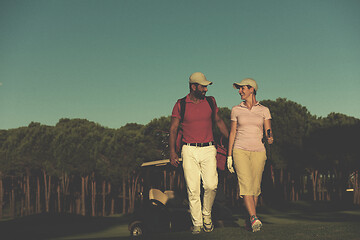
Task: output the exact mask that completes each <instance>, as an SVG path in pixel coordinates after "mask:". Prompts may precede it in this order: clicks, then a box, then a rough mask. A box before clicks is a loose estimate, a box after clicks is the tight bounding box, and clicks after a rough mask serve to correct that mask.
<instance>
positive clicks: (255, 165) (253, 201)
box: [227, 78, 274, 232]
mask: <svg viewBox="0 0 360 240" xmlns="http://www.w3.org/2000/svg"><path fill="white" fill-rule="evenodd" d="M233 86H234V88H236V89H239V94H240V96H241V99H242V100H244V101H243V102H241V103H240V104H239V105H237V106H234V107H233V108H232V110H231V130H230V136H229V149H228V157H227V165H228V169H229V171H230V172H231V173H234V169H233V166H232V165H233V158H232V155H233V157H234V166H235V170H236V174H237V178H238V182H239V187H240V197H242V198H244V204H245V207H246V209H247V211H248V213H249V216H250V223H251V228H252V231H253V232H257V231H259V230H260V228H261V226H262V223H261V221H260V220H259V219H258V217H257V215H256V205H257V202H258V196H259V195H260V193H261V188H260V185H261V178H262V174H263V171H264V166H265V161H266V150H265V146H264V144H263V142H262V139H263V132H264V129H265V132H266V138H267V141H268V143H269V144H272V143H273V141H274V140H273V137H272V131H271V115H270V111H269V109H268V108H267V107H265V106H263V105H261V104H260V103H259V102H257V101H256V98H255V96H256V92H257V90H258V85H257V83H256V81H255V80H254V79H251V78H246V79H244V80H242V81H241V82H240V83H234V84H233Z"/></svg>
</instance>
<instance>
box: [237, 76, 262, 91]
mask: <svg viewBox="0 0 360 240" xmlns="http://www.w3.org/2000/svg"><path fill="white" fill-rule="evenodd" d="M247 85H249V86H252V87H253V88H254V89H255V91H257V90H258V85H257V83H256V81H255V80H254V79H252V78H245V79H243V80H242V81H241V82H239V83H234V84H233V87H234V88H237V89H239V88H240V86H247Z"/></svg>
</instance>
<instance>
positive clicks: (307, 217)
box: [259, 201, 360, 223]
mask: <svg viewBox="0 0 360 240" xmlns="http://www.w3.org/2000/svg"><path fill="white" fill-rule="evenodd" d="M261 213H263V214H266V215H269V216H271V215H273V216H275V217H276V218H279V219H283V220H286V219H289V220H293V221H297V220H299V221H317V222H329V223H330V222H360V207H359V206H354V205H349V204H344V203H336V202H316V203H314V202H302V201H299V202H282V203H281V204H277V205H271V206H266V207H261V208H259V214H261ZM269 223H271V222H269Z"/></svg>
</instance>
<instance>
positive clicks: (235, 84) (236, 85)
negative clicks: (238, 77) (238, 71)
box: [233, 83, 244, 89]
mask: <svg viewBox="0 0 360 240" xmlns="http://www.w3.org/2000/svg"><path fill="white" fill-rule="evenodd" d="M240 86H244V85H240V84H239V83H233V87H234V88H235V89H239V88H240Z"/></svg>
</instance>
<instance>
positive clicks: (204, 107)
mask: <svg viewBox="0 0 360 240" xmlns="http://www.w3.org/2000/svg"><path fill="white" fill-rule="evenodd" d="M211 98H212V100H213V101H214V109H215V111H216V112H218V110H219V109H218V107H217V105H216V101H215V98H214V97H211ZM185 103H186V106H185V115H184V119H183V122H182V126H183V141H184V142H186V143H206V142H211V141H213V140H214V138H213V132H212V119H211V107H210V105H209V103H208V101H207V100H206V99H202V100H200V102H199V103H197V104H196V103H194V102H192V101H191V100H190V96H189V94H188V95H187V96H186V99H185ZM171 116H172V117H176V118H179V119H180V99H179V100H178V101H177V102H176V103H175V106H174V108H173V111H172V115H171Z"/></svg>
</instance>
